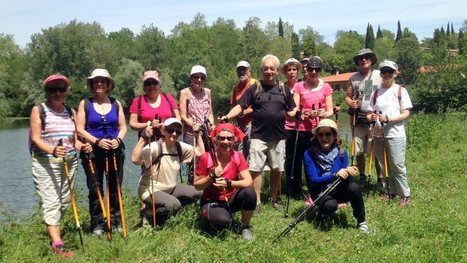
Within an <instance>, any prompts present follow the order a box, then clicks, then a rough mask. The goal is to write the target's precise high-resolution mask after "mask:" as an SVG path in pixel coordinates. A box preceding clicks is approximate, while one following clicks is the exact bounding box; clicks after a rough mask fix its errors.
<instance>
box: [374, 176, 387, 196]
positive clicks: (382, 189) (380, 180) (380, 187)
mask: <svg viewBox="0 0 467 263" xmlns="http://www.w3.org/2000/svg"><path fill="white" fill-rule="evenodd" d="M376 189H378V191H379V192H380V193H384V192H386V184H385V183H384V181H383V178H378V181H377V182H376Z"/></svg>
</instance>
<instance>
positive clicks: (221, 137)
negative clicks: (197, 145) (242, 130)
mask: <svg viewBox="0 0 467 263" xmlns="http://www.w3.org/2000/svg"><path fill="white" fill-rule="evenodd" d="M217 140H218V141H220V142H221V141H225V140H227V141H229V142H233V141H234V140H235V136H217Z"/></svg>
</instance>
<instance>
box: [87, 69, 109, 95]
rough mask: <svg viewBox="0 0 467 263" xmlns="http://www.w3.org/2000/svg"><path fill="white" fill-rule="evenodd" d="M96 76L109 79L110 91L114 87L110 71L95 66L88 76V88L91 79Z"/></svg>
mask: <svg viewBox="0 0 467 263" xmlns="http://www.w3.org/2000/svg"><path fill="white" fill-rule="evenodd" d="M97 77H103V78H107V79H108V80H109V81H110V91H112V90H113V89H114V88H115V80H114V79H113V78H112V77H111V76H110V73H109V72H108V71H107V70H106V69H103V68H96V69H95V70H93V71H92V73H91V76H89V77H88V80H87V87H88V89H92V80H93V79H94V78H97Z"/></svg>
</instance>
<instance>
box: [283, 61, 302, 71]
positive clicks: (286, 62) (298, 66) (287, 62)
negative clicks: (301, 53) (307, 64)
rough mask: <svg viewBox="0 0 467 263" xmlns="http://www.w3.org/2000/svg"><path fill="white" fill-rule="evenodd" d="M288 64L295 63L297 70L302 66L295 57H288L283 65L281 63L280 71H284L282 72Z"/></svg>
mask: <svg viewBox="0 0 467 263" xmlns="http://www.w3.org/2000/svg"><path fill="white" fill-rule="evenodd" d="M289 65H295V66H296V67H297V69H298V70H300V69H301V68H302V63H300V61H298V60H296V59H295V58H289V59H287V60H286V61H285V62H284V65H282V71H284V73H285V70H286V68H287V67H288V66H289Z"/></svg>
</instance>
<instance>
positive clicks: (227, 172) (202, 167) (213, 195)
mask: <svg viewBox="0 0 467 263" xmlns="http://www.w3.org/2000/svg"><path fill="white" fill-rule="evenodd" d="M234 154H235V155H236V157H235V156H234ZM208 158H210V154H209V153H205V154H204V155H203V156H201V158H200V159H199V162H198V163H197V164H196V174H197V175H199V176H209V174H210V173H211V171H212V170H213V169H214V167H212V166H213V165H212V164H211V165H208V162H209V161H208ZM235 158H237V160H235ZM237 162H238V164H237ZM246 169H248V163H247V162H246V161H245V158H244V157H243V154H241V153H240V152H234V151H232V153H231V155H230V162H229V163H228V164H227V166H226V167H225V168H224V171H223V172H222V175H221V176H222V177H224V178H226V179H230V180H232V181H238V174H239V173H240V172H241V171H243V170H246ZM236 191H237V189H235V188H232V189H229V190H218V189H217V188H216V187H215V186H214V185H213V184H212V183H211V184H210V185H209V186H208V187H207V188H206V189H204V191H203V197H202V198H204V199H207V200H215V201H219V200H225V195H227V198H228V199H230V198H231V197H232V195H233V194H234V193H235V192H236Z"/></svg>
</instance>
